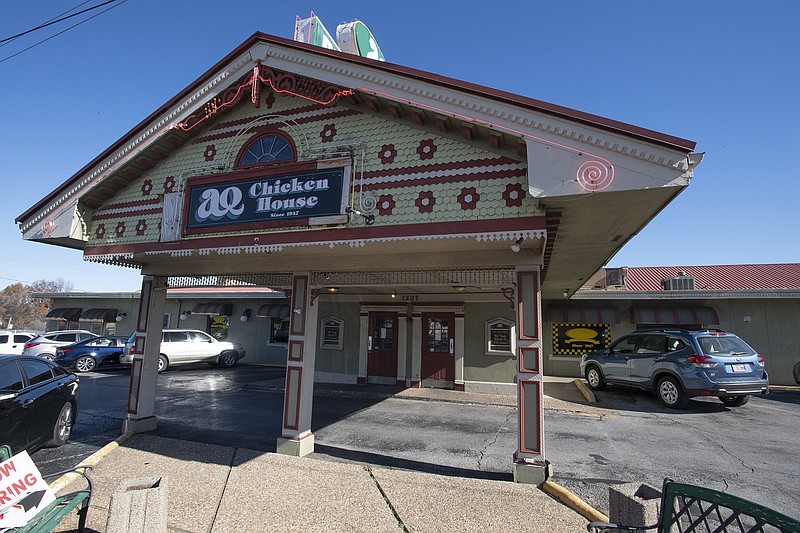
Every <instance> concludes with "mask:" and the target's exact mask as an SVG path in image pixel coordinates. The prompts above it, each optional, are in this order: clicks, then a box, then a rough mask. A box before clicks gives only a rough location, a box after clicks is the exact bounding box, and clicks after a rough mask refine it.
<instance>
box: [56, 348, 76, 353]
mask: <svg viewBox="0 0 800 533" xmlns="http://www.w3.org/2000/svg"><path fill="white" fill-rule="evenodd" d="M71 351H72V350H71V349H70V348H56V353H69V352H71Z"/></svg>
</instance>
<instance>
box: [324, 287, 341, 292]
mask: <svg viewBox="0 0 800 533" xmlns="http://www.w3.org/2000/svg"><path fill="white" fill-rule="evenodd" d="M327 290H328V292H339V287H328V289H327Z"/></svg>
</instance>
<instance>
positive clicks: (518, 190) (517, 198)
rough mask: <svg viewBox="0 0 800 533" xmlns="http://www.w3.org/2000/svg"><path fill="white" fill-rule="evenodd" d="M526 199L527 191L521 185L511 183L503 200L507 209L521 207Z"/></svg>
mask: <svg viewBox="0 0 800 533" xmlns="http://www.w3.org/2000/svg"><path fill="white" fill-rule="evenodd" d="M524 198H525V189H524V188H523V187H522V185H520V184H519V183H509V184H508V185H507V186H506V190H505V192H504V193H503V200H505V201H506V206H507V207H519V206H521V205H522V200H523V199H524Z"/></svg>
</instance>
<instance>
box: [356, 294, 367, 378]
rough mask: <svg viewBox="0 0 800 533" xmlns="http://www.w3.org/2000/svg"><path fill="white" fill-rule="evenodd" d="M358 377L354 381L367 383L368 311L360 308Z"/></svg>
mask: <svg viewBox="0 0 800 533" xmlns="http://www.w3.org/2000/svg"><path fill="white" fill-rule="evenodd" d="M358 325H359V332H358V377H357V378H356V383H358V384H359V385H365V384H366V383H367V369H368V366H367V360H368V358H369V311H364V310H362V311H361V312H360V313H359V319H358Z"/></svg>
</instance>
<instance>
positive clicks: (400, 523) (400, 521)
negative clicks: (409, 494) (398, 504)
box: [364, 465, 408, 533]
mask: <svg viewBox="0 0 800 533" xmlns="http://www.w3.org/2000/svg"><path fill="white" fill-rule="evenodd" d="M364 470H366V471H367V472H368V473H369V477H371V478H372V482H373V483H375V487H377V489H378V492H380V493H381V496H383V501H385V502H386V505H388V506H389V510H390V511H392V514H393V515H394V518H395V520H397V525H398V527H399V528H400V529H401V530H403V531H405V532H406V533H408V528H407V527H406V525H405V524H404V523H403V519H402V518H400V514H399V513H398V512H397V509H395V507H394V505H392V501H391V500H390V499H389V496H387V495H386V492H384V490H383V487H381V484H380V482H378V478H376V477H375V474H374V473H373V472H372V468H370V466H369V465H366V466H364Z"/></svg>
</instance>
